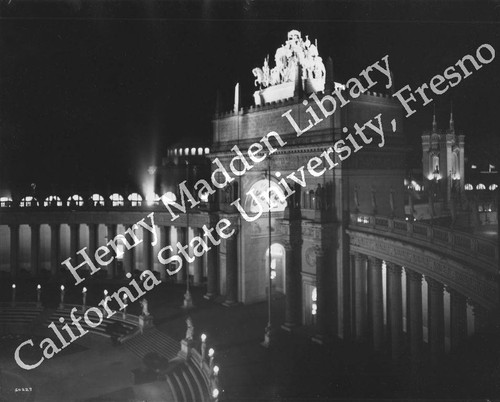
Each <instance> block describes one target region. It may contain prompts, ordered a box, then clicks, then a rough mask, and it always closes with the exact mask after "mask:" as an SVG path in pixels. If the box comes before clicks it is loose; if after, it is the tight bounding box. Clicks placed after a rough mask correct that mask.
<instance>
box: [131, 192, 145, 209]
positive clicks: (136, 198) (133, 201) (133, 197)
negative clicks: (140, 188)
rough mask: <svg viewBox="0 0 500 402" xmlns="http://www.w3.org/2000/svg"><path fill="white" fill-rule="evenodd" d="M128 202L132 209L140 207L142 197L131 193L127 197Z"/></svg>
mask: <svg viewBox="0 0 500 402" xmlns="http://www.w3.org/2000/svg"><path fill="white" fill-rule="evenodd" d="M128 200H129V201H130V205H132V206H133V207H140V206H141V204H142V197H141V195H140V194H137V193H132V194H130V195H129V196H128Z"/></svg>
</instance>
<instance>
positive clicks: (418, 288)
mask: <svg viewBox="0 0 500 402" xmlns="http://www.w3.org/2000/svg"><path fill="white" fill-rule="evenodd" d="M406 284H407V285H406V287H407V298H408V302H407V308H408V314H407V316H408V336H409V341H410V355H411V358H412V361H414V362H416V361H419V360H421V358H422V341H423V331H422V275H421V274H419V273H418V272H415V271H411V270H409V269H407V270H406Z"/></svg>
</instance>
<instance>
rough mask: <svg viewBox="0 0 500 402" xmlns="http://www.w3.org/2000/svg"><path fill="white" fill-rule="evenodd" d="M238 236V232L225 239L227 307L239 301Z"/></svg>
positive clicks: (225, 303) (225, 304)
mask: <svg viewBox="0 0 500 402" xmlns="http://www.w3.org/2000/svg"><path fill="white" fill-rule="evenodd" d="M237 239H238V236H237V232H236V231H235V233H234V234H233V235H232V236H231V237H229V238H228V239H226V240H225V242H226V300H225V301H224V303H223V305H224V306H226V307H229V306H233V305H235V304H237V303H238V242H237Z"/></svg>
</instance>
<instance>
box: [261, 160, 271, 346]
mask: <svg viewBox="0 0 500 402" xmlns="http://www.w3.org/2000/svg"><path fill="white" fill-rule="evenodd" d="M267 157H268V165H267V197H268V204H269V205H268V211H267V217H268V222H267V223H268V229H269V239H268V240H269V244H268V246H269V256H268V259H267V266H268V271H267V279H268V291H267V326H266V329H265V330H264V342H262V343H261V345H262V346H264V347H265V348H268V347H270V346H271V332H272V326H271V325H272V317H271V315H272V314H271V313H272V311H271V297H272V289H273V286H272V285H273V279H272V272H273V268H272V263H271V156H270V155H268V156H267Z"/></svg>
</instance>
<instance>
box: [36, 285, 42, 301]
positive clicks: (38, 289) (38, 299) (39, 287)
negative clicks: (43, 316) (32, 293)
mask: <svg viewBox="0 0 500 402" xmlns="http://www.w3.org/2000/svg"><path fill="white" fill-rule="evenodd" d="M41 293H42V285H40V284H38V285H37V286H36V306H37V307H41V306H42V302H41V300H40V296H41Z"/></svg>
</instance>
